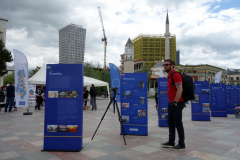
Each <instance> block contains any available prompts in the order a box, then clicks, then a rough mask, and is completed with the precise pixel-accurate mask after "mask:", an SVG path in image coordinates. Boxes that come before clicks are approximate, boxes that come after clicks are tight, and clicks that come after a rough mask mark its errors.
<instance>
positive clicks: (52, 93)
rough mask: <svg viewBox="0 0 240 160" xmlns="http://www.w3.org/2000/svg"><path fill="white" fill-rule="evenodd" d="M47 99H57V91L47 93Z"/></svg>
mask: <svg viewBox="0 0 240 160" xmlns="http://www.w3.org/2000/svg"><path fill="white" fill-rule="evenodd" d="M48 98H58V91H48Z"/></svg>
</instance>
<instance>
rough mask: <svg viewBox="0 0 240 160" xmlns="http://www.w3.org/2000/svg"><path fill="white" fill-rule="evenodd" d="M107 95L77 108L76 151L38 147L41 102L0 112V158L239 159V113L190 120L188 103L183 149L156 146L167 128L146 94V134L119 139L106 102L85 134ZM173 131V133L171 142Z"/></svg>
mask: <svg viewBox="0 0 240 160" xmlns="http://www.w3.org/2000/svg"><path fill="white" fill-rule="evenodd" d="M107 104H108V100H107V99H105V98H97V105H98V110H97V111H91V110H84V111H83V147H84V148H83V150H82V151H81V152H76V153H75V152H74V153H72V152H41V150H42V149H43V132H44V107H42V110H40V111H35V110H34V108H33V107H31V108H30V111H32V112H33V115H30V116H24V115H23V114H22V113H23V112H25V111H26V109H22V108H19V109H18V111H16V112H14V113H4V112H3V111H1V112H0V160H2V159H7V160H8V159H9V160H14V159H16V160H33V159H35V160H41V159H42V160H61V159H62V160H65V159H66V160H71V159H74V160H75V159H76V160H78V159H79V160H89V159H96V160H107V159H109V160H118V159H121V160H128V159H135V160H155V159H156V160H167V159H175V160H199V159H204V160H214V159H216V160H233V159H238V160H239V159H240V119H237V118H235V116H234V115H230V114H229V115H228V117H222V118H221V117H211V121H192V120H191V105H190V104H188V105H187V107H186V108H185V109H184V111H183V123H184V128H185V142H186V151H172V150H170V149H169V148H162V147H161V146H160V143H162V142H166V141H167V140H168V128H167V127H158V117H157V111H156V109H155V107H154V106H155V102H154V99H148V111H149V112H148V133H149V134H148V136H131V135H126V137H125V138H126V142H127V145H124V141H123V137H122V135H120V125H119V122H118V117H117V113H116V114H114V113H113V109H112V108H110V109H109V110H108V112H107V114H106V116H105V118H104V120H103V121H102V124H101V126H100V128H99V130H98V132H97V134H96V136H95V137H94V139H93V140H91V138H92V136H93V134H94V132H95V130H96V128H97V125H98V124H99V122H100V120H101V118H102V116H103V113H104V112H105V110H106V107H107ZM177 140H178V137H177V136H176V142H175V143H177Z"/></svg>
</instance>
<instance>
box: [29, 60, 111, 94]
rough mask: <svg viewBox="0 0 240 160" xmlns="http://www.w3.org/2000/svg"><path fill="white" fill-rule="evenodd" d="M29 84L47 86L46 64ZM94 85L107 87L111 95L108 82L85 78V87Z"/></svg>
mask: <svg viewBox="0 0 240 160" xmlns="http://www.w3.org/2000/svg"><path fill="white" fill-rule="evenodd" d="M28 83H29V84H34V85H43V86H45V85H46V64H43V66H42V67H41V68H40V69H39V70H38V72H37V73H36V74H34V75H33V76H32V77H31V78H29V79H28ZM92 84H94V86H95V87H100V86H107V91H108V95H109V85H108V83H107V82H103V81H100V80H97V79H94V78H90V77H86V76H84V78H83V86H91V85H92ZM109 97H110V96H109Z"/></svg>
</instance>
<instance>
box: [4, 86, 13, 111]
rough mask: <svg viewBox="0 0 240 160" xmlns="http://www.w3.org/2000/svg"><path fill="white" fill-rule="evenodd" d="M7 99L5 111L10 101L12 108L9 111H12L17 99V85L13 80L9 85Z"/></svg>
mask: <svg viewBox="0 0 240 160" xmlns="http://www.w3.org/2000/svg"><path fill="white" fill-rule="evenodd" d="M6 91H7V99H6V104H5V113H7V109H8V105H9V103H10V108H9V110H8V112H12V106H13V103H14V99H15V87H14V84H13V82H11V83H10V85H9V86H8V87H7V90H6Z"/></svg>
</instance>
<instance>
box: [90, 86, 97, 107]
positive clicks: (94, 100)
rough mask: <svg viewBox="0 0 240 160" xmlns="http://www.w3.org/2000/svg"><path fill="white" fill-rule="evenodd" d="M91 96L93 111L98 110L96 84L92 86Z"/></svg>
mask: <svg viewBox="0 0 240 160" xmlns="http://www.w3.org/2000/svg"><path fill="white" fill-rule="evenodd" d="M90 96H91V103H92V110H94V109H95V110H97V103H96V96H97V89H96V88H95V87H94V84H92V87H91V89H90Z"/></svg>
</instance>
